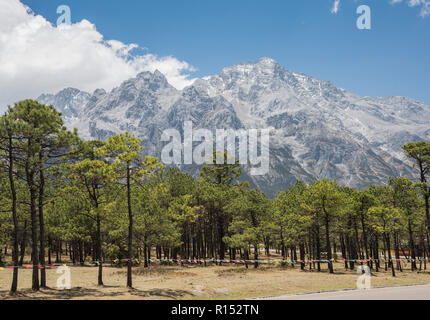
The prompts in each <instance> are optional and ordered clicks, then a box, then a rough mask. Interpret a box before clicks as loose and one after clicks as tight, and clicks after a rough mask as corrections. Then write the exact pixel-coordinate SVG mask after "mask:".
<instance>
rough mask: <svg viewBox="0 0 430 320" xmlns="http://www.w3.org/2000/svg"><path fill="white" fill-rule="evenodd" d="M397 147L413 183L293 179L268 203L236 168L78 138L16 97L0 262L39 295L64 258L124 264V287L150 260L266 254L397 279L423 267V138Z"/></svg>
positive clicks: (48, 113)
mask: <svg viewBox="0 0 430 320" xmlns="http://www.w3.org/2000/svg"><path fill="white" fill-rule="evenodd" d="M403 149H404V152H405V155H406V156H407V157H408V158H409V159H410V160H411V162H413V164H414V166H415V170H416V180H415V181H411V180H409V179H406V178H392V179H390V180H389V181H387V183H386V184H384V185H381V186H371V187H369V188H368V189H366V190H356V189H353V188H349V187H344V186H340V185H338V184H336V182H335V181H330V180H321V181H315V182H314V183H312V184H305V183H301V182H297V183H296V184H295V185H294V186H292V187H291V188H288V189H287V188H286V190H285V191H283V192H280V193H279V194H278V195H277V197H276V198H275V199H273V200H272V199H268V198H267V197H266V196H265V194H263V193H262V192H260V191H259V190H255V189H251V188H250V186H249V183H247V182H239V180H238V178H239V176H240V175H241V169H240V166H239V165H238V164H237V165H231V164H225V165H218V164H207V165H206V166H204V167H203V168H202V170H201V172H200V175H199V177H198V178H197V179H194V178H193V177H192V176H190V175H188V174H186V173H183V172H181V171H180V170H179V169H174V168H165V167H164V166H163V165H162V164H161V163H160V162H159V160H158V159H156V158H153V157H148V156H144V155H143V154H144V153H145V150H143V148H142V146H141V141H140V140H139V139H137V138H136V137H134V136H133V135H130V134H128V133H124V134H120V135H117V136H113V137H111V138H109V139H108V140H107V141H82V140H81V139H80V138H79V137H78V134H77V132H71V131H69V130H67V129H66V128H65V126H64V123H63V121H62V118H61V114H60V113H59V112H57V111H56V110H55V109H54V108H53V107H52V106H46V105H41V104H39V103H38V102H36V101H33V100H25V101H21V102H18V103H16V104H15V105H14V106H13V107H10V108H9V110H8V111H7V112H6V113H5V114H4V115H3V116H2V117H1V118H0V168H1V171H0V204H1V210H0V247H1V249H0V250H1V251H0V266H12V269H13V280H12V283H11V293H15V292H16V291H17V283H18V279H19V271H20V268H19V267H22V266H25V265H27V264H30V265H31V268H32V289H33V290H35V291H37V290H39V289H40V288H41V287H42V288H43V287H46V267H47V266H49V265H51V264H53V263H61V262H63V261H72V262H73V263H75V264H79V265H84V264H86V263H91V264H94V265H96V266H97V267H98V284H99V285H103V265H104V263H103V262H104V261H111V262H112V261H113V262H115V263H117V264H122V265H123V266H124V267H127V279H126V281H124V284H126V285H127V286H128V287H132V286H133V282H132V280H133V279H132V268H133V267H134V266H136V265H139V264H140V263H142V264H143V266H145V267H147V266H149V265H150V263H151V261H153V260H154V259H158V260H165V261H171V260H173V259H180V260H189V259H191V260H198V261H202V263H204V265H206V262H207V261H210V260H211V259H213V260H212V261H215V262H216V263H225V262H229V261H232V260H244V261H246V267H248V263H249V264H250V265H252V266H253V267H256V268H257V267H258V266H259V263H260V259H259V254H262V252H263V253H264V255H265V256H266V257H267V256H270V255H271V252H273V250H275V251H276V252H279V253H281V254H282V257H283V258H284V262H283V263H286V264H291V265H297V266H298V267H301V268H302V269H304V268H311V269H315V270H316V271H320V270H321V269H322V268H326V269H328V270H329V272H334V270H333V264H334V263H333V262H334V261H336V260H339V261H342V263H344V267H345V268H347V269H354V268H356V267H357V265H361V264H363V263H367V264H368V265H369V267H371V268H372V269H373V270H374V271H375V272H377V271H378V270H380V269H384V270H389V271H390V272H392V274H393V276H395V275H396V273H397V272H401V271H402V268H403V264H402V260H401V259H405V258H406V259H409V261H410V262H411V263H410V268H411V270H412V271H416V270H422V269H425V268H427V265H426V262H427V261H428V258H429V257H430V238H429V232H430V213H429V195H430V189H429V185H428V182H427V179H428V175H429V174H430V143H429V142H418V143H410V144H408V145H405V146H404V147H403ZM226 157H227V155H226ZM226 163H227V162H226ZM8 252H11V253H12V259H8V260H7V259H6V257H7V256H8ZM29 257H30V258H29ZM29 259H31V261H30V260H29Z"/></svg>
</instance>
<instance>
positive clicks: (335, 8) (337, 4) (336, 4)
mask: <svg viewBox="0 0 430 320" xmlns="http://www.w3.org/2000/svg"><path fill="white" fill-rule="evenodd" d="M339 7H340V0H335V1H334V3H333V8H331V13H334V14H336V13H338V12H339Z"/></svg>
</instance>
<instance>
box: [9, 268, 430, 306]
mask: <svg viewBox="0 0 430 320" xmlns="http://www.w3.org/2000/svg"><path fill="white" fill-rule="evenodd" d="M324 267H326V266H324ZM335 271H336V272H335V274H334V275H330V274H329V273H328V272H327V271H326V270H323V272H321V273H317V272H316V271H309V270H307V271H300V268H294V269H293V268H288V269H284V268H279V267H268V266H266V267H264V266H263V267H261V268H260V269H257V270H254V269H251V268H250V269H248V270H247V269H246V268H245V267H244V266H232V265H226V266H211V267H199V266H184V267H180V266H152V267H150V268H147V269H145V268H142V267H139V268H135V270H134V287H135V288H134V289H133V290H128V289H126V288H125V284H126V269H125V268H123V269H118V268H112V267H106V268H104V283H105V286H103V287H98V286H97V268H92V267H75V268H71V272H72V273H71V276H72V289H71V290H64V291H59V290H57V289H55V287H56V280H57V278H58V276H59V275H58V274H57V273H56V270H55V269H51V270H48V271H47V278H48V286H49V287H50V288H51V289H47V290H42V291H41V292H39V293H33V292H32V291H31V290H29V288H30V287H31V270H20V281H19V289H20V293H19V294H18V295H17V296H15V297H10V296H9V295H8V290H9V286H10V283H11V276H12V272H11V271H9V270H5V271H0V299H37V300H39V299H49V300H62V299H65V300H79V299H80V300H82V299H85V300H100V299H103V300H105V299H107V300H109V299H115V300H125V299H126V300H134V299H147V300H154V299H157V300H166V299H177V300H185V299H186V300H212V299H221V300H229V299H245V298H257V297H266V296H276V295H284V294H294V293H306V292H322V291H330V290H338V289H351V288H355V287H356V281H357V277H358V276H357V274H356V272H353V271H345V269H344V268H343V265H342V264H338V265H336V268H335ZM428 283H430V274H429V273H427V272H421V273H417V272H414V273H412V272H410V271H409V270H405V271H404V272H403V273H400V272H398V273H397V277H396V278H393V277H391V273H390V272H387V273H386V272H384V271H382V272H378V273H375V274H373V277H372V286H373V287H385V286H398V285H413V284H428Z"/></svg>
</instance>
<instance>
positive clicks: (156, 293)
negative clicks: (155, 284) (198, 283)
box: [129, 289, 194, 300]
mask: <svg viewBox="0 0 430 320" xmlns="http://www.w3.org/2000/svg"><path fill="white" fill-rule="evenodd" d="M129 293H130V294H131V295H133V296H139V297H142V298H149V297H159V298H169V299H174V300H176V299H178V298H182V297H185V296H194V294H193V293H191V292H189V291H186V290H172V289H151V290H139V289H130V291H129Z"/></svg>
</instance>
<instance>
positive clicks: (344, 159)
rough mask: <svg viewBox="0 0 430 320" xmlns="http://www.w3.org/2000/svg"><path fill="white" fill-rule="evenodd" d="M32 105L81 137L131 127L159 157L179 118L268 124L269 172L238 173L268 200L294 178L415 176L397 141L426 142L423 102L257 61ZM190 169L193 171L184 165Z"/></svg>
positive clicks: (371, 180) (427, 109)
mask: <svg viewBox="0 0 430 320" xmlns="http://www.w3.org/2000/svg"><path fill="white" fill-rule="evenodd" d="M37 100H38V101H39V102H41V103H45V104H52V105H54V106H55V107H56V108H57V109H59V110H60V111H61V112H63V114H64V118H65V122H66V124H67V125H68V126H69V127H70V128H75V127H76V128H77V129H78V131H79V132H80V134H81V136H82V137H83V138H84V139H102V140H103V139H106V138H107V137H108V136H110V135H113V134H116V133H120V132H123V131H129V132H131V133H134V134H136V135H137V136H138V137H139V138H141V139H142V140H143V143H144V146H145V152H146V153H149V154H151V155H154V156H160V152H161V149H162V146H163V144H162V143H161V142H160V141H161V134H162V132H163V131H164V130H165V129H170V128H175V129H177V130H179V131H180V132H182V126H183V123H184V121H192V122H193V124H194V126H195V128H207V129H212V130H215V129H235V130H238V129H263V128H271V162H270V168H271V170H270V172H269V174H267V175H266V176H254V177H253V176H249V175H248V173H249V168H248V167H245V168H244V171H245V174H244V176H245V177H246V178H248V179H250V180H251V182H252V184H253V185H254V186H256V187H259V188H261V189H262V190H263V191H265V192H266V193H267V194H268V195H269V196H274V195H275V194H276V192H277V191H279V190H282V189H285V188H286V187H288V186H289V185H291V184H292V183H294V181H296V180H303V181H305V182H310V181H312V180H314V179H321V178H330V179H336V180H337V181H338V182H339V183H341V184H344V185H347V186H351V187H357V188H364V187H367V186H368V185H370V184H380V183H384V182H386V181H387V180H388V178H389V177H391V176H394V177H395V176H406V177H409V178H412V177H413V169H412V168H411V167H410V166H409V164H408V162H407V160H406V159H405V157H404V156H403V154H402V151H401V145H402V144H404V143H407V142H412V141H418V140H426V139H429V138H430V126H429V125H428V120H427V121H426V119H430V106H428V105H426V104H424V103H422V102H419V101H416V100H413V99H409V98H406V97H400V96H399V97H360V96H357V95H355V94H353V93H350V92H348V91H346V90H344V89H339V88H337V87H336V86H335V85H334V84H333V83H331V82H330V81H327V80H318V79H316V78H313V77H311V76H308V75H304V74H300V73H295V72H292V71H289V70H286V69H285V68H283V67H282V66H281V65H280V64H278V63H277V62H276V61H275V60H273V59H271V58H268V57H263V58H262V59H260V60H259V61H257V62H244V63H240V64H236V65H233V66H230V67H226V68H224V69H223V70H222V71H221V72H220V73H219V74H218V75H215V76H211V77H206V78H202V79H197V80H196V81H195V82H194V83H193V84H192V85H190V86H188V87H186V88H184V89H183V90H177V89H175V88H174V87H173V86H171V85H170V84H169V83H168V81H167V79H166V77H165V76H164V75H163V74H161V73H160V72H159V71H155V72H154V73H151V72H143V73H140V74H138V75H137V76H136V77H134V78H131V79H129V80H127V81H124V82H123V83H122V84H121V85H120V86H118V87H117V88H114V89H113V90H111V91H110V92H106V91H105V90H103V89H98V90H95V91H94V92H93V93H92V94H90V93H87V92H82V91H79V90H78V89H72V88H66V89H64V90H62V91H60V92H59V93H57V94H51V95H49V94H44V95H41V96H40V97H39V98H38V99H37ZM183 169H184V170H185V171H188V172H190V173H191V174H194V175H196V174H197V172H198V169H199V168H198V167H196V166H189V167H186V166H185V167H183Z"/></svg>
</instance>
